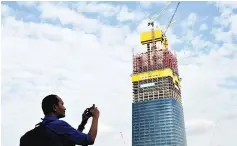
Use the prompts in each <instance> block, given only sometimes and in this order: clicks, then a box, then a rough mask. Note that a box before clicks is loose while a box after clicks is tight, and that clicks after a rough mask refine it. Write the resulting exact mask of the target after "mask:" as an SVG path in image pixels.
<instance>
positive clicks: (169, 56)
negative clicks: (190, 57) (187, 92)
mask: <svg viewBox="0 0 237 146" xmlns="http://www.w3.org/2000/svg"><path fill="white" fill-rule="evenodd" d="M151 33H153V35H151ZM140 39H141V44H142V45H147V52H144V53H141V54H136V55H134V56H133V75H132V83H133V103H132V146H186V145H187V144H186V132H185V124H184V116H183V107H182V99H181V89H180V88H181V86H180V78H179V71H178V64H177V58H176V54H175V53H171V52H170V51H169V49H168V40H167V38H166V37H165V35H164V34H163V32H162V31H161V30H155V31H154V30H153V31H152V32H144V33H142V34H141V36H140Z"/></svg>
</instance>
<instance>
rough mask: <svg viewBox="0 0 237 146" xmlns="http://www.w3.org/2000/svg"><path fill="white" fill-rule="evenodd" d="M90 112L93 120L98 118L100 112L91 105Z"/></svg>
mask: <svg viewBox="0 0 237 146" xmlns="http://www.w3.org/2000/svg"><path fill="white" fill-rule="evenodd" d="M90 112H91V114H92V117H93V118H99V116H100V111H99V110H98V109H97V107H95V105H93V108H92V109H91V110H90Z"/></svg>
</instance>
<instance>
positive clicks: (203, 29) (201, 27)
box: [200, 24, 208, 31]
mask: <svg viewBox="0 0 237 146" xmlns="http://www.w3.org/2000/svg"><path fill="white" fill-rule="evenodd" d="M207 29H208V27H207V25H206V24H202V25H201V26H200V31H205V30H207Z"/></svg>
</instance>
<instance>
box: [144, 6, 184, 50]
mask: <svg viewBox="0 0 237 146" xmlns="http://www.w3.org/2000/svg"><path fill="white" fill-rule="evenodd" d="M170 4H171V2H168V3H167V4H166V5H165V6H164V7H163V9H162V10H161V11H160V13H158V14H156V15H154V16H153V17H152V18H150V17H149V22H148V26H151V34H152V46H151V50H156V49H157V47H156V42H155V32H154V22H155V21H156V20H157V19H158V18H159V17H160V16H161V14H162V12H163V11H164V10H165V9H167V8H168V6H169V5H170ZM179 4H180V2H178V4H177V6H176V9H175V12H174V13H173V15H172V18H171V19H170V22H169V24H168V26H167V27H166V30H165V32H163V31H162V30H161V32H162V37H161V42H163V41H166V35H165V34H166V32H167V30H168V28H169V26H170V25H171V24H173V23H174V22H176V21H175V20H174V21H173V18H174V15H175V14H176V11H177V9H178V6H179ZM147 48H148V52H149V51H150V44H149V43H148V44H147Z"/></svg>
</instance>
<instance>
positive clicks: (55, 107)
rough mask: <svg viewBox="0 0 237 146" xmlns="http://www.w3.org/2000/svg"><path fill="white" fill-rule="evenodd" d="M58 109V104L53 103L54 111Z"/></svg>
mask: <svg viewBox="0 0 237 146" xmlns="http://www.w3.org/2000/svg"><path fill="white" fill-rule="evenodd" d="M56 110H57V105H55V104H54V105H53V111H54V112H55V111H56Z"/></svg>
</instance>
